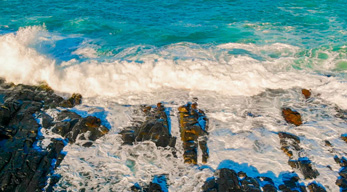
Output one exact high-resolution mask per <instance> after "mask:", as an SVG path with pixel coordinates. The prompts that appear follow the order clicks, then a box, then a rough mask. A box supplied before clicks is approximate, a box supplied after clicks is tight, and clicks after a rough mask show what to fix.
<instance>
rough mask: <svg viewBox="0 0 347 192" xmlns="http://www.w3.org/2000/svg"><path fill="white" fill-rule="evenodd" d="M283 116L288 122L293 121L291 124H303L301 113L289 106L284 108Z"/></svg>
mask: <svg viewBox="0 0 347 192" xmlns="http://www.w3.org/2000/svg"><path fill="white" fill-rule="evenodd" d="M282 116H283V118H284V119H285V120H286V122H287V123H291V124H294V125H296V126H299V125H301V124H302V120H301V115H300V113H298V112H296V111H293V110H291V109H289V108H283V109H282Z"/></svg>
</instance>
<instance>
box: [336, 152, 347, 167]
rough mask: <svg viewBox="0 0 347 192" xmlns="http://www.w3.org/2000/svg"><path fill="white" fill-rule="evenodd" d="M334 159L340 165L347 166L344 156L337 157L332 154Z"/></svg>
mask: <svg viewBox="0 0 347 192" xmlns="http://www.w3.org/2000/svg"><path fill="white" fill-rule="evenodd" d="M334 160H335V162H336V163H337V164H339V165H340V166H341V167H347V159H346V158H345V157H341V158H339V157H338V156H337V155H335V156H334Z"/></svg>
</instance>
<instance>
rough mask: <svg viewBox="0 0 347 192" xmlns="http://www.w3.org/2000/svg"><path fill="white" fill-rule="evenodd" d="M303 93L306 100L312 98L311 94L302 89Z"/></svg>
mask: <svg viewBox="0 0 347 192" xmlns="http://www.w3.org/2000/svg"><path fill="white" fill-rule="evenodd" d="M301 93H302V94H303V95H304V96H305V98H306V99H308V98H310V97H311V92H310V91H309V90H307V89H302V90H301Z"/></svg>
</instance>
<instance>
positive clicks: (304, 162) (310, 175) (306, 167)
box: [288, 157, 319, 179]
mask: <svg viewBox="0 0 347 192" xmlns="http://www.w3.org/2000/svg"><path fill="white" fill-rule="evenodd" d="M288 164H289V165H290V166H291V167H292V168H296V169H299V170H300V171H301V173H302V174H303V175H304V177H305V179H314V178H316V177H317V176H318V175H319V173H318V171H317V170H316V169H313V167H312V163H311V161H310V160H309V159H308V158H307V157H305V158H299V159H298V160H289V161H288Z"/></svg>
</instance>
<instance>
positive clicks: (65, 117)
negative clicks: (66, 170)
mask: <svg viewBox="0 0 347 192" xmlns="http://www.w3.org/2000/svg"><path fill="white" fill-rule="evenodd" d="M108 131H109V130H108V129H107V128H106V127H104V126H103V125H101V120H100V119H99V118H97V117H93V116H87V117H85V118H82V117H81V116H80V115H78V114H76V113H75V112H72V111H68V110H64V111H62V112H60V113H59V114H58V116H57V121H56V122H55V123H54V125H53V127H52V132H54V133H57V134H59V135H61V136H62V137H65V138H67V139H68V140H69V143H74V142H76V139H80V140H91V141H95V140H96V139H98V138H100V137H102V136H103V135H105V134H106V133H108ZM88 145H89V144H84V146H88ZM89 146H90V145H89Z"/></svg>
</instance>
